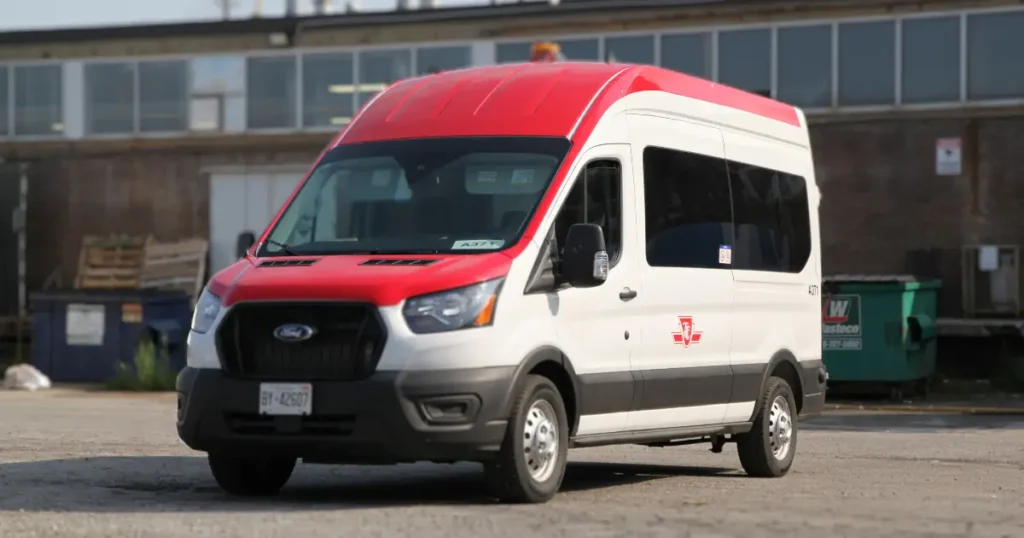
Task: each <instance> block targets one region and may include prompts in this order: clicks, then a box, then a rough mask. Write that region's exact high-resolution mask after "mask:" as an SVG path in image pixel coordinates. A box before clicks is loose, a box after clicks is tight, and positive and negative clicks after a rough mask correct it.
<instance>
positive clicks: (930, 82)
mask: <svg viewBox="0 0 1024 538" xmlns="http://www.w3.org/2000/svg"><path fill="white" fill-rule="evenodd" d="M901 33H902V39H903V43H902V45H901V52H902V59H901V62H902V63H901V66H900V69H901V73H900V77H901V80H900V88H901V90H902V92H903V96H902V101H903V102H904V103H934V102H937V101H938V102H941V101H959V100H960V17H936V18H928V19H906V20H904V21H903V28H902V30H901Z"/></svg>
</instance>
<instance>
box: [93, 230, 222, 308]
mask: <svg viewBox="0 0 1024 538" xmlns="http://www.w3.org/2000/svg"><path fill="white" fill-rule="evenodd" d="M209 247H210V243H209V241H206V240H205V239H186V240H184V241H175V242H168V243H161V242H158V241H156V240H155V239H153V238H152V237H146V236H141V237H140V236H124V235H122V236H110V237H97V236H87V237H86V238H85V239H84V240H83V241H82V252H81V254H80V256H79V264H78V275H77V278H76V279H75V287H76V288H78V289H107V290H117V289H149V290H174V291H184V292H185V293H187V294H189V295H190V296H192V298H193V300H195V299H196V298H198V295H199V292H200V291H202V288H203V284H204V283H205V278H204V277H205V276H206V255H207V252H208V250H209Z"/></svg>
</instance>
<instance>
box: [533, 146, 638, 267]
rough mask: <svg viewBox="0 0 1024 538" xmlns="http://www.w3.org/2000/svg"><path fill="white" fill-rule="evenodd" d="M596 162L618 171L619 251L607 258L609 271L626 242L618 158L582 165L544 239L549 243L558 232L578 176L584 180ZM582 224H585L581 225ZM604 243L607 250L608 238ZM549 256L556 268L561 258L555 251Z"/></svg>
mask: <svg viewBox="0 0 1024 538" xmlns="http://www.w3.org/2000/svg"><path fill="white" fill-rule="evenodd" d="M598 162H614V163H615V164H617V165H618V171H619V181H618V184H619V205H618V210H619V238H618V239H619V243H618V245H619V250H618V252H615V253H614V255H612V254H611V253H609V256H608V270H609V271H610V270H611V269H612V268H614V267H615V266H616V265H618V264H619V261H620V260H621V259H622V254H623V251H624V248H623V247H624V246H625V240H626V234H625V230H624V228H625V220H624V219H623V215H624V214H625V209H626V203H625V193H624V192H623V186H624V185H623V183H624V182H623V179H622V177H623V170H624V168H623V164H622V161H621V160H620V159H619V158H618V157H593V158H591V159H589V160H587V162H586V163H585V164H583V166H582V167H580V171H579V173H577V174H576V177H575V178H573V180H572V181H571V182H570V184H569V186H568V189H567V191H566V193H565V198H563V199H562V200H561V203H560V205H559V206H558V211H556V212H555V217H554V219H553V220H552V221H551V228H550V230H548V234H547V235H546V237H548V238H549V239H548V240H549V241H550V239H551V238H552V234H557V232H558V230H557V223H558V218H559V217H560V216H561V215H562V212H563V211H565V204H566V203H567V202H568V201H569V198H570V197H571V196H572V194H573V191H574V190H575V189H576V185H577V184H579V179H580V176H584V178H585V177H586V173H587V171H588V170H589V169H590V165H592V164H593V163H598ZM584 183H586V179H584ZM586 192H587V191H586V189H584V196H586ZM584 204H586V200H585V199H584ZM574 224H581V223H574ZM583 224H586V223H583ZM604 241H605V248H607V247H608V238H607V237H605V238H604ZM554 243H555V245H556V246H558V245H560V243H559V241H558V237H554ZM550 255H551V256H552V262H553V264H554V265H553V267H557V265H558V262H560V261H561V258H560V257H559V256H558V253H557V252H555V251H552V252H551V253H550Z"/></svg>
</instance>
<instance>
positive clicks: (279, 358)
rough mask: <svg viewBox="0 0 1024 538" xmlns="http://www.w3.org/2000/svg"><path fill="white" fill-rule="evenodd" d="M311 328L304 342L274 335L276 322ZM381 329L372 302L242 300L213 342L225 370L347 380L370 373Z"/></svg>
mask: <svg viewBox="0 0 1024 538" xmlns="http://www.w3.org/2000/svg"><path fill="white" fill-rule="evenodd" d="M290 323H300V324H304V325H308V326H310V327H314V328H316V331H317V332H316V334H315V335H313V337H312V338H310V339H309V340H306V341H304V342H282V341H280V340H278V339H277V338H275V337H274V334H273V333H274V329H276V328H277V327H280V326H281V325H285V324H290ZM384 337H385V334H384V329H383V326H382V325H381V323H380V321H379V318H378V317H377V313H376V311H375V309H374V308H373V307H372V306H369V305H362V304H338V303H308V304H295V303H283V304H242V305H238V306H236V307H235V308H233V309H232V310H231V311H230V312H229V313H228V315H227V317H226V319H225V320H224V323H223V325H222V326H221V329H220V330H219V331H218V335H217V342H218V346H219V348H220V350H221V354H222V355H223V356H224V359H225V360H224V363H225V369H226V370H227V371H228V373H229V374H231V375H235V376H240V377H248V378H257V379H266V380H278V381H289V380H294V381H315V380H333V381H349V380H354V379H362V378H365V377H368V376H369V375H370V374H372V373H373V370H374V368H375V367H376V363H377V360H378V359H379V358H380V353H381V351H382V349H383V347H384Z"/></svg>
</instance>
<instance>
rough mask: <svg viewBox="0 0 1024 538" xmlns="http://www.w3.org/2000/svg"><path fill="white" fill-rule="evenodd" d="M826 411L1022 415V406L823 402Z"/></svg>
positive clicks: (1023, 412) (1023, 414)
mask: <svg viewBox="0 0 1024 538" xmlns="http://www.w3.org/2000/svg"><path fill="white" fill-rule="evenodd" d="M825 410H826V411H881V412H886V413H920V414H929V413H933V414H947V415H1004V416H1024V407H1006V406H1002V407H1001V406H986V405H950V404H946V405H943V404H935V405H930V404H929V405H924V404H857V403H831V404H825Z"/></svg>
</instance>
